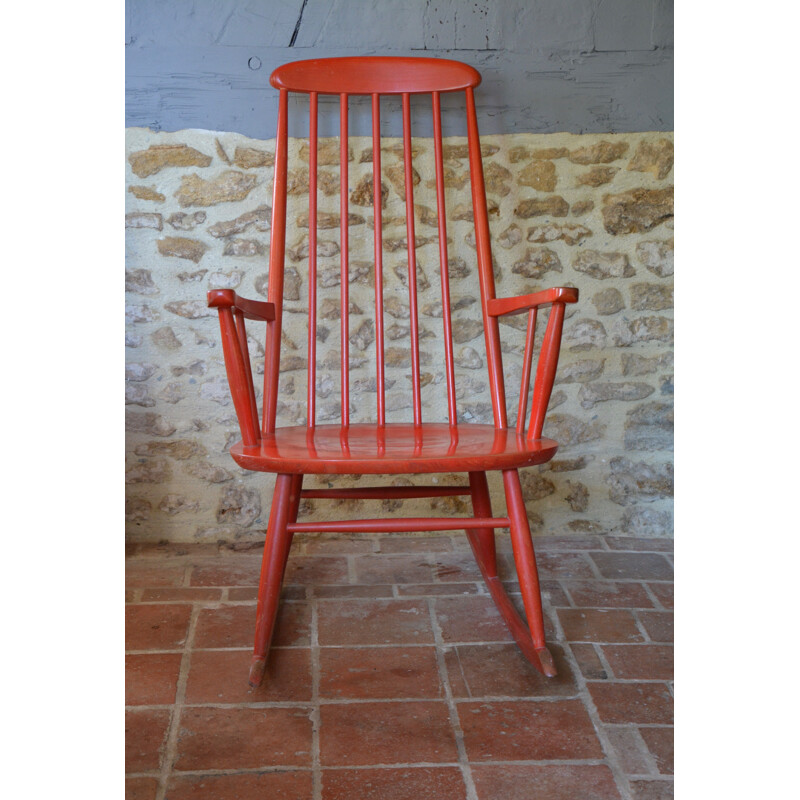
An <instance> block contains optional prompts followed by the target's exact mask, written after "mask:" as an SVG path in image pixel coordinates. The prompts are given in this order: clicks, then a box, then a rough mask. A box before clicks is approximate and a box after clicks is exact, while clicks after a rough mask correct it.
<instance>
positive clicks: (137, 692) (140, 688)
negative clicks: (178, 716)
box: [125, 653, 183, 706]
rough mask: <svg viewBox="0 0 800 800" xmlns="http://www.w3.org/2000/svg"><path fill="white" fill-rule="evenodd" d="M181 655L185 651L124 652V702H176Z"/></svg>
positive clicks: (140, 704) (127, 703) (129, 703)
mask: <svg viewBox="0 0 800 800" xmlns="http://www.w3.org/2000/svg"><path fill="white" fill-rule="evenodd" d="M182 658H183V655H182V653H132V654H129V655H127V656H125V705H127V706H159V705H169V704H170V703H174V702H175V691H176V689H177V687H178V673H179V672H180V669H181V659H182Z"/></svg>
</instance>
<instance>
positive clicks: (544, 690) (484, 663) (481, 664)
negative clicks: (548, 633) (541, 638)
mask: <svg viewBox="0 0 800 800" xmlns="http://www.w3.org/2000/svg"><path fill="white" fill-rule="evenodd" d="M550 652H551V653H552V655H553V660H554V661H555V664H556V669H557V670H558V675H556V676H555V677H552V678H547V677H545V676H544V675H542V674H541V673H540V672H539V671H538V670H537V669H536V668H535V667H534V666H533V665H531V664H530V663H529V662H528V660H527V659H526V658H525V656H523V655H522V653H521V651H520V649H519V647H517V645H516V644H515V643H511V644H479V645H458V647H452V648H448V649H447V650H445V664H446V665H447V672H448V678H449V680H450V686H451V687H452V691H453V696H454V697H458V698H462V697H463V698H468V697H558V696H564V695H573V694H575V693H576V692H577V686H576V684H575V679H574V677H573V675H572V670H571V668H570V666H569V664H568V663H567V662H566V661H565V660H564V657H563V651H562V649H561V648H560V647H559V646H558V645H550Z"/></svg>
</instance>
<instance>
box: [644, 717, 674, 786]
mask: <svg viewBox="0 0 800 800" xmlns="http://www.w3.org/2000/svg"><path fill="white" fill-rule="evenodd" d="M639 732H640V733H641V735H642V738H643V739H644V740H645V742H646V743H647V748H648V749H649V750H650V752H651V753H652V754H653V756H654V757H655V760H656V764H658V771H659V772H660V773H662V774H663V775H671V774H672V773H673V771H674V769H675V736H674V734H675V731H674V730H673V729H672V728H640V729H639Z"/></svg>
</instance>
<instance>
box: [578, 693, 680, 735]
mask: <svg viewBox="0 0 800 800" xmlns="http://www.w3.org/2000/svg"><path fill="white" fill-rule="evenodd" d="M587 688H588V689H589V693H590V694H591V696H592V700H593V701H594V703H595V705H596V706H597V713H598V714H599V715H600V719H601V720H602V721H603V722H612V723H623V722H635V723H639V724H648V723H653V724H656V725H665V724H666V725H671V724H672V697H671V696H670V693H669V691H668V689H667V686H666V684H663V683H595V682H591V683H589V684H588V685H587Z"/></svg>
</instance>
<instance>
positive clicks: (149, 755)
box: [125, 708, 170, 772]
mask: <svg viewBox="0 0 800 800" xmlns="http://www.w3.org/2000/svg"><path fill="white" fill-rule="evenodd" d="M169 720H170V711H169V709H161V708H158V709H144V708H143V709H131V710H128V711H126V712H125V772H150V771H153V770H157V769H158V768H159V766H160V765H161V757H162V755H163V748H164V740H165V739H166V735H167V726H168V725H169Z"/></svg>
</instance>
